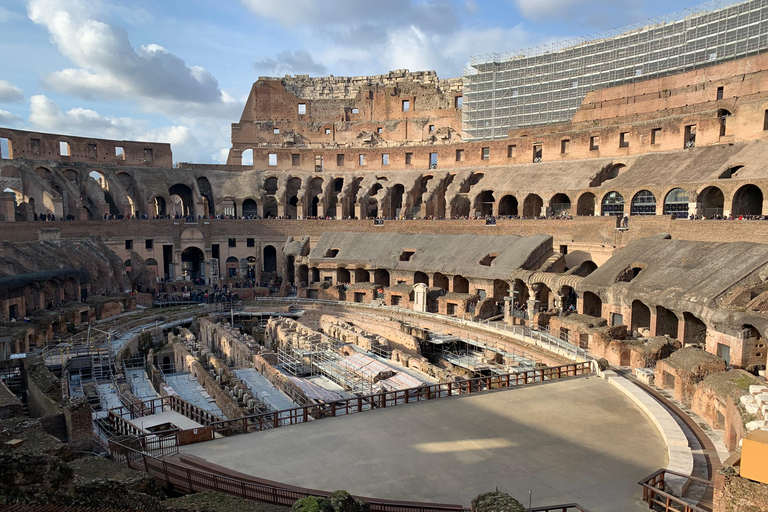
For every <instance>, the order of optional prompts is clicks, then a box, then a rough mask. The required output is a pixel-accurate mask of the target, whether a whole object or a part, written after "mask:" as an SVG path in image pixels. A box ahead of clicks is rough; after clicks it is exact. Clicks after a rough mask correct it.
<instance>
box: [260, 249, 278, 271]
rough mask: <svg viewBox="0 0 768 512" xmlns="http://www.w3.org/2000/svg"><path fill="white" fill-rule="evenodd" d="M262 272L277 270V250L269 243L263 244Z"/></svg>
mask: <svg viewBox="0 0 768 512" xmlns="http://www.w3.org/2000/svg"><path fill="white" fill-rule="evenodd" d="M263 261H264V272H277V250H276V249H275V248H274V247H273V246H271V245H265V246H264V259H263Z"/></svg>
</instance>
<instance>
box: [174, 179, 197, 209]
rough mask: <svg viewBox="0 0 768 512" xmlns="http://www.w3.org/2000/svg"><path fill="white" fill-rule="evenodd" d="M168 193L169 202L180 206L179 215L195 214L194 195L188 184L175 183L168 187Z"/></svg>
mask: <svg viewBox="0 0 768 512" xmlns="http://www.w3.org/2000/svg"><path fill="white" fill-rule="evenodd" d="M168 194H169V195H170V196H171V202H172V203H174V204H175V205H176V206H180V209H181V213H179V215H183V216H187V215H194V214H195V204H194V195H193V193H192V188H191V187H190V186H189V185H185V184H184V183H177V184H175V185H173V186H171V187H170V188H169V189H168ZM174 196H176V197H178V198H179V200H180V203H179V202H178V201H175V200H174V199H173V197H174ZM177 213H178V212H177Z"/></svg>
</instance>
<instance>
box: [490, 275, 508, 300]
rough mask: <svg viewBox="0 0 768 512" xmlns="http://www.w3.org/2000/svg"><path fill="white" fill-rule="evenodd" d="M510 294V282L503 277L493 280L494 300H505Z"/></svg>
mask: <svg viewBox="0 0 768 512" xmlns="http://www.w3.org/2000/svg"><path fill="white" fill-rule="evenodd" d="M508 296H509V283H508V282H507V281H504V280H502V279H494V280H493V298H494V300H504V297H508Z"/></svg>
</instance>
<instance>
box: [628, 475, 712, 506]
mask: <svg viewBox="0 0 768 512" xmlns="http://www.w3.org/2000/svg"><path fill="white" fill-rule="evenodd" d="M666 475H672V476H674V477H677V478H679V479H684V480H686V484H689V483H696V484H701V485H704V486H706V487H713V486H714V484H713V483H712V482H711V481H709V480H704V479H703V478H696V477H694V476H690V475H684V474H683V473H677V472H675V471H669V470H667V469H660V470H658V471H656V472H655V473H653V474H651V475H649V476H647V477H646V478H644V479H643V480H641V481H639V482H638V484H640V485H641V486H642V487H643V501H644V502H645V503H647V504H648V508H651V509H654V508H655V510H660V511H662V512H708V511H707V509H704V508H701V507H698V506H695V505H691V504H690V503H688V502H686V501H685V500H683V499H682V498H680V497H678V496H675V495H673V494H670V493H668V492H666V491H665V485H664V480H665V477H666ZM685 487H686V486H683V488H685Z"/></svg>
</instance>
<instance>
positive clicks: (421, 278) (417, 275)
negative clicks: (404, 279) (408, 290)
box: [413, 270, 429, 286]
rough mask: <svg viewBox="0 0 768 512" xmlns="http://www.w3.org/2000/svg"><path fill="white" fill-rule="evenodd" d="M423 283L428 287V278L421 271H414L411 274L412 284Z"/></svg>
mask: <svg viewBox="0 0 768 512" xmlns="http://www.w3.org/2000/svg"><path fill="white" fill-rule="evenodd" d="M418 283H423V284H425V285H427V286H429V276H428V275H427V274H425V273H424V272H421V271H418V270H417V271H416V272H414V274H413V284H418Z"/></svg>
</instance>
